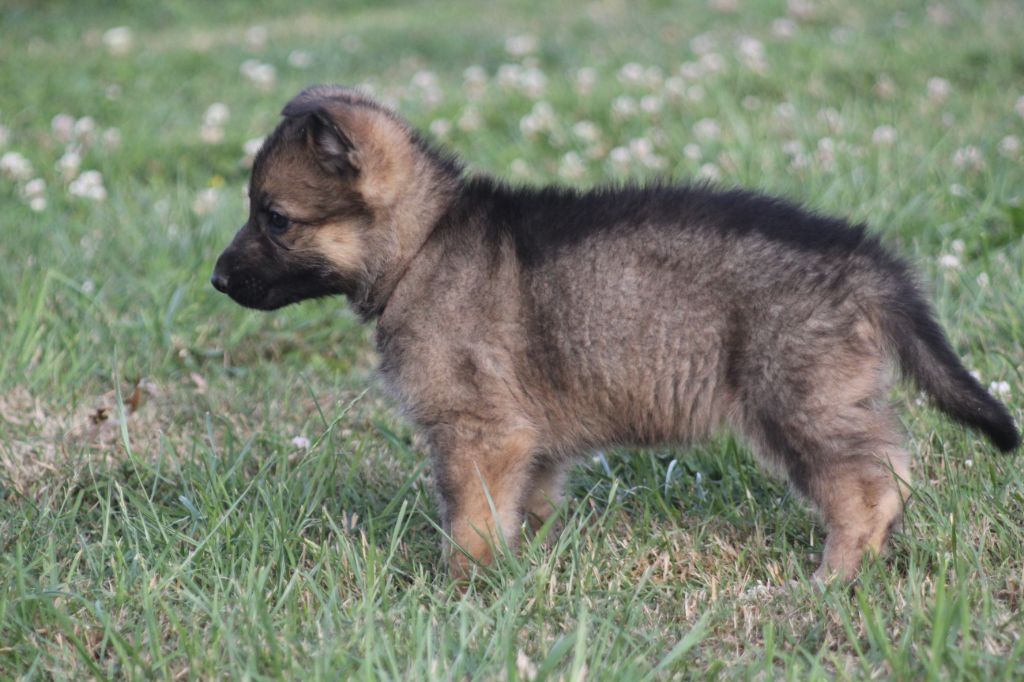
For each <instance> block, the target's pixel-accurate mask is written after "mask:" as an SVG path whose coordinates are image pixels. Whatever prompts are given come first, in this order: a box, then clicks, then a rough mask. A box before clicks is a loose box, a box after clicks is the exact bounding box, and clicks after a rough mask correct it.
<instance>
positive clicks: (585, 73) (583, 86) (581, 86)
mask: <svg viewBox="0 0 1024 682" xmlns="http://www.w3.org/2000/svg"><path fill="white" fill-rule="evenodd" d="M595 85H597V71H596V70H595V69H593V68H591V67H589V66H584V67H583V68H582V69H579V70H578V71H577V72H576V76H575V77H574V78H573V87H574V88H575V90H576V94H577V95H582V96H584V97H586V96H587V95H589V94H590V93H592V92H593V91H594V86H595ZM1021 101H1022V102H1024V98H1021ZM1021 115H1022V116H1024V114H1021Z"/></svg>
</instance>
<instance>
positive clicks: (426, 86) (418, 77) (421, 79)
mask: <svg viewBox="0 0 1024 682" xmlns="http://www.w3.org/2000/svg"><path fill="white" fill-rule="evenodd" d="M412 86H413V87H414V88H419V89H420V90H430V89H431V88H437V87H440V85H439V81H438V78H437V74H436V73H434V72H433V71H417V72H416V73H414V74H413V75H412Z"/></svg>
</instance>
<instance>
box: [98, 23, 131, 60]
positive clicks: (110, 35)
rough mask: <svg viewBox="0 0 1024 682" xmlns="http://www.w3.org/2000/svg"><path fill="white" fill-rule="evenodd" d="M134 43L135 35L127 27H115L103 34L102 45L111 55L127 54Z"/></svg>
mask: <svg viewBox="0 0 1024 682" xmlns="http://www.w3.org/2000/svg"><path fill="white" fill-rule="evenodd" d="M134 43H135V35H134V34H133V33H132V30H131V29H130V28H128V27H127V26H115V27H114V28H110V29H107V30H106V31H104V32H103V45H104V47H106V48H107V52H109V53H110V54H112V55H123V54H128V53H129V52H130V51H131V49H132V45H133V44H134Z"/></svg>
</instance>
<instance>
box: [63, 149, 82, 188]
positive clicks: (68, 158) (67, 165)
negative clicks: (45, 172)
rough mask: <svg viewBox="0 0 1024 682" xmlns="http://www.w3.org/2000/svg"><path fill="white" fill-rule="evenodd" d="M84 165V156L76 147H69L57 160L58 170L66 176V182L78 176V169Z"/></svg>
mask: <svg viewBox="0 0 1024 682" xmlns="http://www.w3.org/2000/svg"><path fill="white" fill-rule="evenodd" d="M81 166H82V157H81V155H80V154H79V153H78V151H77V150H75V149H68V150H67V151H65V152H64V155H63V156H61V157H60V158H59V159H58V160H57V170H59V171H60V175H61V177H62V178H64V182H71V181H72V180H74V179H75V178H76V177H77V176H78V169H79V168H80V167H81Z"/></svg>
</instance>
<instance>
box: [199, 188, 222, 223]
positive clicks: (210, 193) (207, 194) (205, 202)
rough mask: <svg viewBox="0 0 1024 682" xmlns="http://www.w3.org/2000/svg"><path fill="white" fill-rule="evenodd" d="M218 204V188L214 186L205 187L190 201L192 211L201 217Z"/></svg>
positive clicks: (210, 211)
mask: <svg viewBox="0 0 1024 682" xmlns="http://www.w3.org/2000/svg"><path fill="white" fill-rule="evenodd" d="M219 204H220V190H219V189H217V188H216V187H207V188H206V189H204V190H201V191H200V192H199V194H197V195H196V198H195V201H193V202H192V212H193V213H195V214H196V215H197V216H199V217H200V218H202V217H203V216H205V215H209V214H210V213H212V212H213V210H214V209H216V208H217V206H218V205H219Z"/></svg>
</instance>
